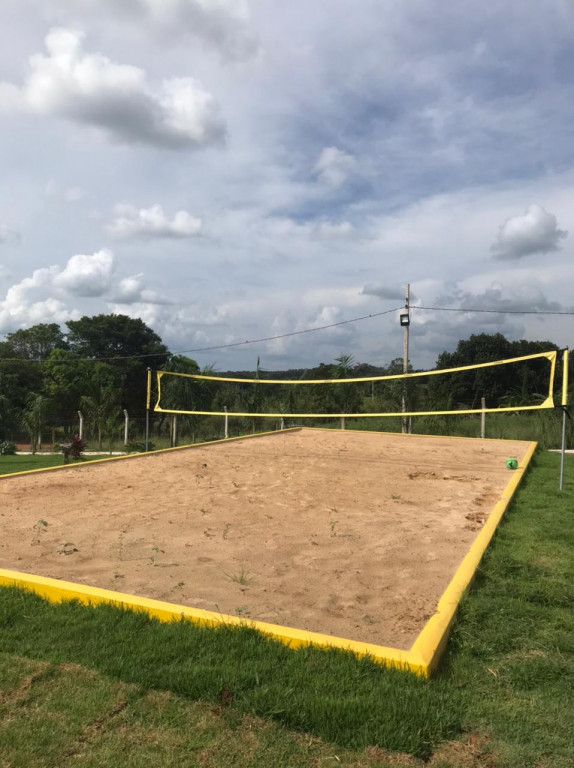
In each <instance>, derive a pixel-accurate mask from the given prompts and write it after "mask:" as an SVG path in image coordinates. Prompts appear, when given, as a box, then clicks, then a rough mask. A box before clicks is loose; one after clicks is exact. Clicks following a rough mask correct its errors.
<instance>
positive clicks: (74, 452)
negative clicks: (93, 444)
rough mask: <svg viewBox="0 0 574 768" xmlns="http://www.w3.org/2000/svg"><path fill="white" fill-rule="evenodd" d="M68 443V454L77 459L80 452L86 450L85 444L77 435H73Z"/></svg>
mask: <svg viewBox="0 0 574 768" xmlns="http://www.w3.org/2000/svg"><path fill="white" fill-rule="evenodd" d="M70 444H71V448H70V456H71V457H72V458H74V459H79V458H80V456H81V455H82V453H83V452H84V451H85V450H86V444H85V443H84V441H83V440H82V438H81V437H80V436H79V435H74V437H73V438H72V440H71V441H70Z"/></svg>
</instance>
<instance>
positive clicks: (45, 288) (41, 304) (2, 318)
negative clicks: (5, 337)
mask: <svg viewBox="0 0 574 768" xmlns="http://www.w3.org/2000/svg"><path fill="white" fill-rule="evenodd" d="M58 272H59V267H47V268H44V269H36V270H34V272H33V273H32V276H31V277H25V278H24V279H23V280H21V281H20V282H19V283H16V284H15V285H13V286H11V287H10V288H9V289H8V291H7V292H6V296H5V298H4V300H3V301H0V333H8V332H10V331H13V330H16V329H17V328H21V327H28V326H31V325H34V324H35V323H49V322H56V323H62V322H65V321H66V320H70V319H71V318H72V317H74V316H75V315H76V314H77V313H75V312H74V310H72V311H70V310H68V308H67V306H66V305H65V304H64V303H63V302H62V301H60V300H59V299H56V298H54V297H50V296H49V297H47V298H46V293H49V292H50V289H51V288H52V286H53V281H54V277H55V276H56V275H57V274H58Z"/></svg>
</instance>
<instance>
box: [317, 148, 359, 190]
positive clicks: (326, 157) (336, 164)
mask: <svg viewBox="0 0 574 768" xmlns="http://www.w3.org/2000/svg"><path fill="white" fill-rule="evenodd" d="M355 165H356V161H355V158H354V157H353V155H350V154H348V153H347V152H343V150H342V149H338V148H337V147H325V148H324V149H323V150H322V152H321V154H320V155H319V159H318V160H317V162H316V164H315V168H314V172H315V175H316V176H317V178H318V180H319V181H320V182H321V183H322V184H324V185H325V186H327V187H331V188H332V189H338V188H339V187H341V186H342V185H343V184H344V183H345V181H346V180H347V178H348V177H349V175H350V174H351V173H352V172H353V170H354V168H355Z"/></svg>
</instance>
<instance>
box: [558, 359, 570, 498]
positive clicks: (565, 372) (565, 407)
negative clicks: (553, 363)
mask: <svg viewBox="0 0 574 768" xmlns="http://www.w3.org/2000/svg"><path fill="white" fill-rule="evenodd" d="M568 357H569V354H568V348H566V349H565V350H564V351H563V352H562V401H561V408H562V446H561V449H560V481H559V484H558V488H559V490H560V491H563V490H564V458H565V456H566V415H567V411H568Z"/></svg>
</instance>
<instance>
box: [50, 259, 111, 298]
mask: <svg viewBox="0 0 574 768" xmlns="http://www.w3.org/2000/svg"><path fill="white" fill-rule="evenodd" d="M114 267H115V264H114V254H113V253H112V252H111V251H110V250H108V249H107V248H103V249H102V250H101V251H96V253H93V254H90V255H84V254H78V255H76V256H72V258H71V259H70V260H69V261H68V263H67V264H66V266H65V267H64V269H63V270H62V271H61V272H59V273H58V274H56V275H55V277H54V286H56V287H57V288H63V289H64V290H65V291H67V292H68V293H71V294H74V295H75V296H103V295H104V294H105V293H107V292H108V291H109V289H110V286H111V280H112V274H113V271H114Z"/></svg>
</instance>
